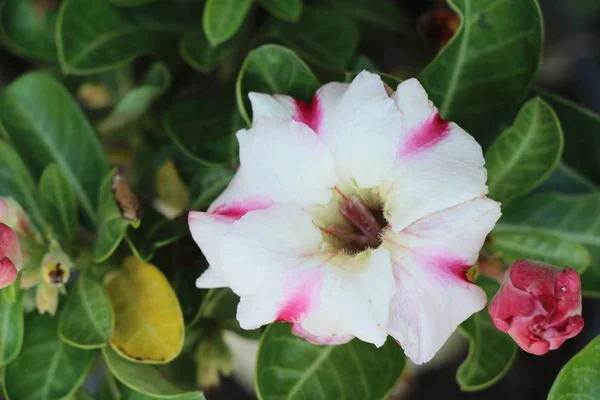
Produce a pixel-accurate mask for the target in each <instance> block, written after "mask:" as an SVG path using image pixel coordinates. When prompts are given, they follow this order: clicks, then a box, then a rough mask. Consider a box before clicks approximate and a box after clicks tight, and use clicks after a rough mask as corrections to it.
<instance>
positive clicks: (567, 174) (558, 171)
mask: <svg viewBox="0 0 600 400" xmlns="http://www.w3.org/2000/svg"><path fill="white" fill-rule="evenodd" d="M599 189H600V187H599V186H598V185H596V184H595V183H594V182H592V181H590V180H589V179H587V178H586V177H585V176H583V175H582V174H581V173H579V172H577V171H576V170H575V169H574V168H572V167H569V166H568V165H567V164H565V163H564V162H560V163H558V165H557V166H556V168H554V169H553V170H552V172H551V173H550V175H548V177H547V178H546V179H545V180H544V182H542V184H541V185H540V186H539V187H538V188H537V189H536V192H540V193H542V192H558V193H567V194H577V193H587V192H591V191H595V190H599Z"/></svg>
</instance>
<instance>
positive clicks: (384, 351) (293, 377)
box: [256, 324, 406, 400]
mask: <svg viewBox="0 0 600 400" xmlns="http://www.w3.org/2000/svg"><path fill="white" fill-rule="evenodd" d="M405 362H406V359H405V357H404V352H403V351H402V348H400V346H399V345H398V344H397V343H396V342H395V341H394V340H392V339H391V338H388V341H387V342H386V343H385V344H384V345H383V346H382V347H381V348H377V347H375V346H373V345H372V344H371V343H365V342H362V341H360V340H358V339H354V340H352V341H351V342H350V343H347V344H344V345H338V346H316V345H313V344H310V343H308V342H307V341H305V340H303V339H300V338H298V337H296V336H294V335H293V334H292V333H291V332H290V326H289V325H288V324H273V325H271V326H270V327H269V328H268V329H267V331H266V332H265V333H264V335H263V337H262V339H261V342H260V347H259V349H258V360H257V364H256V366H257V367H256V368H257V370H256V390H257V392H258V397H259V398H260V399H263V400H271V399H281V398H287V399H293V398H296V397H298V398H310V399H341V398H345V399H384V398H386V396H387V395H388V394H389V392H390V391H391V390H392V389H393V388H394V386H395V385H396V383H397V382H398V380H399V379H400V374H401V373H402V370H403V369H404V365H405Z"/></svg>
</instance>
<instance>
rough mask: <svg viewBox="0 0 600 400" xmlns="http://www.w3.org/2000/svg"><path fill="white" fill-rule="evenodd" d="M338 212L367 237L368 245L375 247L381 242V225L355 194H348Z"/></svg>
mask: <svg viewBox="0 0 600 400" xmlns="http://www.w3.org/2000/svg"><path fill="white" fill-rule="evenodd" d="M340 212H341V213H342V215H343V216H344V217H346V219H347V220H348V221H350V222H352V224H353V225H354V226H355V227H356V228H358V229H359V230H360V231H361V232H362V234H363V235H364V236H365V238H366V239H367V240H366V242H367V243H368V245H369V246H372V247H377V246H379V244H380V243H381V240H380V239H379V232H380V231H381V227H380V226H379V224H378V223H377V220H376V219H375V217H374V216H373V213H372V212H371V210H369V209H368V208H367V207H365V205H364V204H363V203H362V201H360V199H358V198H357V197H356V196H349V197H348V198H347V200H346V201H345V202H344V204H342V206H341V207H340Z"/></svg>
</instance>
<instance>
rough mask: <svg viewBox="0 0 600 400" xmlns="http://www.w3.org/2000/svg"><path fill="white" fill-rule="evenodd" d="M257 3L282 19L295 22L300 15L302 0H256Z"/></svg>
mask: <svg viewBox="0 0 600 400" xmlns="http://www.w3.org/2000/svg"><path fill="white" fill-rule="evenodd" d="M258 3H259V4H260V5H261V6H263V7H264V8H265V10H267V11H268V12H269V14H271V15H272V16H274V17H275V18H279V19H281V20H283V21H288V22H296V21H298V19H299V18H300V15H302V0H258Z"/></svg>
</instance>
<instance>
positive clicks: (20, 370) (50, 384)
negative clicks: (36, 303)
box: [3, 314, 95, 400]
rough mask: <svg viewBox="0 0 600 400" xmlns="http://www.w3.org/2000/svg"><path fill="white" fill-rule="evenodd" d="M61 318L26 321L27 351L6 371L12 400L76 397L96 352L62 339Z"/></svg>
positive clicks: (8, 389) (44, 317) (5, 385)
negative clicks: (59, 319) (70, 344)
mask: <svg viewBox="0 0 600 400" xmlns="http://www.w3.org/2000/svg"><path fill="white" fill-rule="evenodd" d="M57 325H58V318H55V317H51V316H48V315H43V316H41V315H37V314H31V315H29V316H28V317H27V318H26V320H25V338H24V340H23V350H22V351H21V354H19V357H17V359H16V360H15V361H14V362H13V363H11V364H9V365H8V366H7V367H6V368H5V369H4V372H3V374H4V375H3V378H4V390H5V393H6V397H7V398H10V399H11V400H19V399H23V400H38V399H39V400H54V399H63V398H68V397H69V396H71V395H73V394H74V393H75V391H76V390H77V388H78V387H79V386H80V385H81V383H82V382H83V380H84V378H85V376H86V374H87V372H88V370H89V368H90V367H91V364H92V360H93V358H94V354H95V353H94V352H93V351H87V350H82V349H77V348H75V347H71V346H69V345H68V344H66V343H63V342H61V341H60V340H59V338H58V334H57V330H58V329H57V328H58V326H57Z"/></svg>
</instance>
